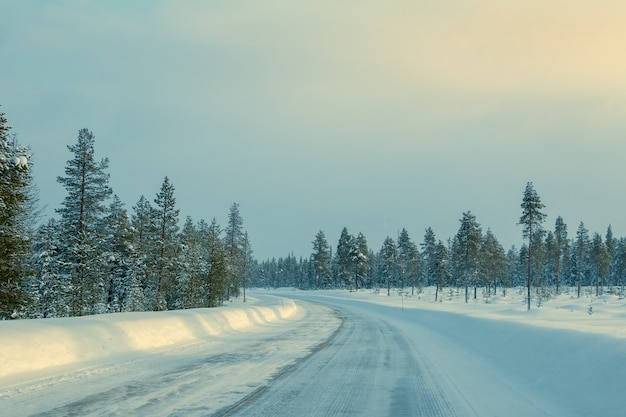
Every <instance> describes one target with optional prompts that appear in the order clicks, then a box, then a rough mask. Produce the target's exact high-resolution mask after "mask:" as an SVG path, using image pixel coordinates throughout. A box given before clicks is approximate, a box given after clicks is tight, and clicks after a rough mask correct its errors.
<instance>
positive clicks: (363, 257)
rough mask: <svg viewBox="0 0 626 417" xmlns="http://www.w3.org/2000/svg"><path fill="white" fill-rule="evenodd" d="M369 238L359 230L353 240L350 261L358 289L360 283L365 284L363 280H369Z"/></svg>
mask: <svg viewBox="0 0 626 417" xmlns="http://www.w3.org/2000/svg"><path fill="white" fill-rule="evenodd" d="M368 252H369V250H368V248H367V240H366V239H365V236H364V235H363V233H361V232H359V234H358V235H357V237H356V238H355V239H354V240H353V242H352V246H351V248H350V262H351V264H352V271H353V277H354V290H355V291H358V289H359V283H361V286H363V285H364V284H363V282H364V281H367V280H366V278H367V255H368Z"/></svg>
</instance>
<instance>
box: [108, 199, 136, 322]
mask: <svg viewBox="0 0 626 417" xmlns="http://www.w3.org/2000/svg"><path fill="white" fill-rule="evenodd" d="M104 229H105V235H106V238H105V245H104V254H103V255H104V264H105V271H106V280H105V294H106V295H105V297H106V300H105V303H106V304H105V305H104V306H103V310H104V311H107V312H121V311H129V310H130V307H129V305H130V297H131V294H132V291H133V285H134V284H133V272H134V268H135V264H136V263H137V254H136V252H135V249H134V246H133V239H134V236H133V231H132V228H131V226H130V221H129V219H128V213H127V212H126V209H125V208H124V204H123V203H122V201H121V200H120V199H119V197H118V196H117V195H114V196H113V200H112V201H111V204H110V205H109V208H108V214H107V216H106V217H105V219H104Z"/></svg>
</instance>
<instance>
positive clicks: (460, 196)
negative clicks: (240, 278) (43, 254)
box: [0, 0, 626, 259]
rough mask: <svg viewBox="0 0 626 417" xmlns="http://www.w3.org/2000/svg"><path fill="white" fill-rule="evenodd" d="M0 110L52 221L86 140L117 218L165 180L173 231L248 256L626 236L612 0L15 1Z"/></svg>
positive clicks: (620, 78)
mask: <svg viewBox="0 0 626 417" xmlns="http://www.w3.org/2000/svg"><path fill="white" fill-rule="evenodd" d="M0 16H1V17H0V20H1V22H2V23H1V24H0V62H1V65H0V105H2V107H1V108H0V111H2V112H4V113H6V117H7V119H8V120H9V122H10V124H11V125H12V126H13V131H14V132H16V133H18V135H19V139H20V141H21V143H22V144H26V145H30V146H31V148H32V150H33V152H34V162H35V164H36V165H35V179H36V182H37V185H38V186H39V188H40V191H41V192H40V194H41V200H42V203H45V204H46V205H47V206H48V210H47V212H48V213H49V214H51V215H54V209H55V208H57V207H59V205H60V203H61V201H62V200H63V198H64V196H65V191H64V189H63V188H62V187H61V186H60V185H59V184H58V183H57V182H56V177H57V176H59V175H63V170H64V167H65V163H66V161H67V160H68V159H70V158H71V155H70V153H69V151H68V150H67V147H66V146H67V145H70V144H73V143H75V142H76V138H77V134H78V130H79V129H80V128H83V127H86V128H88V129H90V130H91V131H92V132H93V133H94V134H95V136H96V155H97V157H98V158H103V157H108V158H109V159H110V170H109V172H110V174H111V186H112V188H113V190H114V192H115V193H116V194H118V195H119V196H120V198H121V199H122V201H124V203H125V204H126V207H127V208H128V209H129V211H130V210H131V207H132V206H133V205H134V204H135V203H136V202H137V200H138V199H139V196H140V195H142V194H143V195H145V196H146V197H148V198H150V199H151V200H152V199H153V198H154V196H155V194H156V192H157V191H158V190H159V188H160V186H161V183H162V181H163V178H164V177H165V176H166V175H167V176H168V177H169V178H170V179H171V181H172V183H173V184H174V186H175V188H176V191H175V194H176V198H177V204H178V207H179V208H180V210H181V222H182V220H184V217H185V216H187V215H190V216H191V217H192V218H193V219H194V220H199V219H201V218H204V219H206V220H207V221H210V219H211V218H213V217H216V218H217V220H218V222H219V223H221V224H225V223H226V219H227V213H228V208H229V206H230V205H231V204H232V203H233V202H237V203H239V205H240V210H241V214H242V216H243V218H244V226H245V228H246V230H247V231H248V232H249V234H250V238H251V241H252V244H253V249H254V251H255V255H256V256H257V258H260V259H265V258H268V257H272V256H277V257H278V256H285V255H286V254H288V253H289V252H293V253H294V254H295V255H296V256H308V255H309V254H310V252H311V241H312V240H313V238H314V236H315V234H316V233H317V231H318V230H320V229H321V230H323V231H324V232H325V233H326V236H327V238H328V240H329V242H330V244H331V245H332V246H333V247H336V244H337V239H338V237H339V233H340V231H341V229H342V228H343V227H344V226H345V227H347V228H348V230H349V231H350V232H351V233H353V234H357V233H358V232H359V231H360V232H363V233H364V235H365V236H366V237H367V239H368V243H369V245H370V247H372V248H373V249H375V250H378V249H379V248H380V246H381V245H382V242H383V240H384V238H385V237H386V236H387V235H389V236H391V237H394V238H395V237H396V236H397V234H398V231H399V230H401V229H402V228H403V227H406V228H407V230H408V231H409V234H410V236H411V237H412V238H413V239H414V240H415V241H416V242H418V243H420V242H421V241H422V238H423V235H424V230H425V229H426V228H427V227H429V226H430V227H432V228H433V230H434V231H435V233H436V235H437V237H438V238H440V239H443V240H446V239H447V238H448V237H450V236H453V235H454V234H455V233H456V231H457V229H458V226H459V219H460V218H461V215H462V213H463V212H465V211H468V210H471V211H472V213H473V214H475V215H476V217H477V220H478V221H479V223H481V225H482V227H483V229H484V230H486V229H487V228H491V229H492V231H493V232H494V233H495V235H496V236H497V237H498V238H499V240H500V241H501V243H502V244H503V245H504V246H505V247H506V248H508V247H510V246H511V245H516V246H519V245H520V244H521V243H522V237H521V228H520V227H519V226H516V223H517V221H518V220H519V217H520V215H521V212H520V203H521V198H522V193H523V190H524V187H525V185H526V182H528V181H532V182H533V183H534V185H535V188H536V190H537V192H538V193H539V195H540V197H541V198H542V201H543V202H544V204H546V206H547V207H546V209H545V211H546V213H547V214H548V215H549V217H548V219H547V222H546V227H548V228H550V229H552V228H553V226H554V221H555V219H556V216H558V215H561V216H562V217H563V218H564V220H565V222H566V223H567V224H568V227H569V232H570V235H571V236H573V235H574V233H575V230H576V228H577V226H578V224H579V223H580V222H581V221H583V222H584V223H585V225H586V226H587V228H588V229H590V231H592V232H594V231H598V232H600V233H601V234H602V235H604V233H605V231H606V228H607V226H608V225H609V224H612V227H613V231H614V233H615V234H616V235H617V236H624V235H626V210H625V208H626V193H625V192H624V191H625V185H624V180H625V179H626V161H625V158H626V137H625V134H626V47H625V44H624V42H625V40H626V25H624V21H626V2H624V1H622V0H602V1H591V0H526V1H524V2H519V1H502V0H473V1H466V0H463V1H462V0H438V1H425V0H417V1H416V0H389V1H384V2H382V1H374V0H345V1H336V0H332V1H330V0H316V1H306V2H304V1H302V2H301V1H293V0H257V1H252V0H236V1H211V2H208V1H200V0H182V1H181V0H177V1H173V0H172V1H148V0H145V1H140V0H134V1H125V0H108V1H96V0H52V1H41V0H21V1H12V2H3V4H2V5H1V6H0Z"/></svg>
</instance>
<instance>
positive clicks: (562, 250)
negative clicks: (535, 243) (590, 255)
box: [554, 216, 569, 295]
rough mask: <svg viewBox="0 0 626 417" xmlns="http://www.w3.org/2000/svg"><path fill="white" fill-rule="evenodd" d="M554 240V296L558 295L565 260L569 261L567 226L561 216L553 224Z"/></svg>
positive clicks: (564, 269)
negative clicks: (555, 262) (555, 258)
mask: <svg viewBox="0 0 626 417" xmlns="http://www.w3.org/2000/svg"><path fill="white" fill-rule="evenodd" d="M554 240H555V243H556V255H557V265H556V275H555V279H556V294H557V295H558V294H559V287H560V285H561V282H562V281H563V274H564V271H566V267H565V266H566V264H567V262H566V261H567V260H568V259H569V240H568V238H567V225H566V224H565V222H564V221H563V218H562V217H561V216H559V217H557V218H556V222H555V224H554Z"/></svg>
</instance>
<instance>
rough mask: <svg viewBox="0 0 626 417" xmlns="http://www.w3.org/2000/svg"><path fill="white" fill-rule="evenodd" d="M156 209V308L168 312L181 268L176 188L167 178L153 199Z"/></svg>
mask: <svg viewBox="0 0 626 417" xmlns="http://www.w3.org/2000/svg"><path fill="white" fill-rule="evenodd" d="M154 202H155V204H156V206H157V213H158V218H157V227H158V234H159V237H158V247H157V253H155V254H154V255H155V258H154V259H155V261H156V262H154V264H155V265H156V267H157V270H156V273H157V276H156V278H157V279H156V284H157V285H156V305H155V309H156V310H157V311H159V310H166V309H168V306H169V305H173V302H174V300H175V298H176V297H177V291H176V289H177V288H178V285H177V283H176V279H177V273H178V270H179V267H178V262H177V261H178V249H179V245H178V214H179V210H178V209H176V208H175V207H176V198H174V186H173V185H172V183H171V182H170V180H169V178H168V177H165V179H164V180H163V184H162V185H161V190H160V191H159V192H158V193H157V196H156V198H155V200H154Z"/></svg>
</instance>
